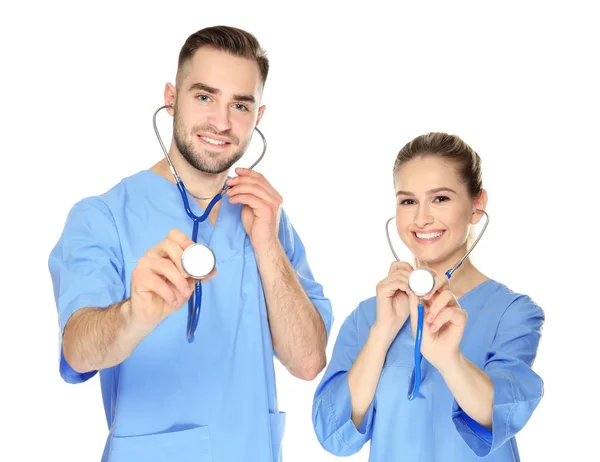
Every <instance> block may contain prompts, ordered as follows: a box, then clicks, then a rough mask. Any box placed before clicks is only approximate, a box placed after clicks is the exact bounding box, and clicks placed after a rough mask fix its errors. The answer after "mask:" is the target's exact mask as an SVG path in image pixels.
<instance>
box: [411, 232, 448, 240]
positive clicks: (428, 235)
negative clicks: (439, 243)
mask: <svg viewBox="0 0 600 462" xmlns="http://www.w3.org/2000/svg"><path fill="white" fill-rule="evenodd" d="M415 234H416V235H417V237H418V238H419V239H435V238H438V237H440V236H441V235H442V234H444V232H443V231H442V232H440V233H426V234H423V233H415Z"/></svg>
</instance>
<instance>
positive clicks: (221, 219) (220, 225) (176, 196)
mask: <svg viewBox="0 0 600 462" xmlns="http://www.w3.org/2000/svg"><path fill="white" fill-rule="evenodd" d="M140 173H141V174H143V175H145V176H147V177H148V178H153V179H152V180H150V181H152V183H155V184H156V186H157V187H161V188H163V187H164V189H165V190H166V191H168V193H169V196H168V199H169V200H171V201H173V203H174V204H177V207H179V208H180V209H181V212H182V214H183V215H185V216H186V217H187V218H188V219H189V220H190V229H191V226H192V220H191V219H190V218H189V217H188V216H187V214H186V212H185V209H184V206H183V201H182V200H181V193H180V192H179V188H177V185H176V184H175V183H173V182H171V181H169V180H168V179H167V178H165V177H164V176H162V175H159V174H158V173H156V172H153V171H152V170H150V169H145V170H142V171H141V172H140ZM228 178H229V177H228ZM145 184H146V187H147V188H148V189H149V191H148V192H149V194H150V195H151V196H152V195H155V194H156V188H154V187H153V186H154V185H152V186H150V185H149V183H145ZM159 185H160V186H159ZM163 197H164V196H163ZM188 198H189V204H190V208H191V209H192V212H194V214H196V215H197V216H201V215H202V214H203V213H204V209H203V208H202V207H201V206H200V204H198V203H197V202H196V201H195V200H194V199H193V198H191V197H189V196H188ZM219 202H221V207H220V209H219V213H218V214H217V218H216V220H215V224H214V225H213V224H212V223H211V221H210V219H209V218H207V219H206V220H205V221H204V222H202V223H200V228H203V227H207V228H208V231H209V235H208V236H206V237H205V240H206V243H207V244H210V241H211V240H212V236H213V234H214V231H215V230H216V229H228V227H229V226H230V225H234V226H235V224H236V223H235V219H234V217H235V216H236V214H235V213H234V212H235V210H238V214H237V216H239V214H240V212H239V211H240V210H241V204H233V205H232V204H230V203H229V196H228V195H226V194H223V197H222V198H221V200H220V201H219ZM236 206H237V207H236ZM232 220H233V222H232V223H230V222H231V221H232Z"/></svg>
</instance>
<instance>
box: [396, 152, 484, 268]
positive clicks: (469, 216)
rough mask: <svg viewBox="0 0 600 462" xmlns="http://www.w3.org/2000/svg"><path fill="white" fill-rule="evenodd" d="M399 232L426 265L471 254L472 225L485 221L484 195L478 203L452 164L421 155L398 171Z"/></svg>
mask: <svg viewBox="0 0 600 462" xmlns="http://www.w3.org/2000/svg"><path fill="white" fill-rule="evenodd" d="M395 184H396V228H397V231H398V235H399V236H400V238H401V239H402V242H404V244H405V245H406V246H407V247H408V248H409V249H410V251H411V252H412V254H413V255H414V256H415V257H416V259H417V260H418V261H420V262H422V263H424V264H425V265H427V266H433V265H436V264H441V263H444V262H449V261H452V263H451V264H449V266H448V268H451V267H452V266H453V265H454V264H455V263H456V262H457V261H458V260H459V259H460V258H462V256H463V255H464V253H465V252H466V243H467V237H468V235H469V229H470V226H469V225H471V224H475V223H477V222H478V221H479V219H480V218H481V215H480V214H475V213H474V208H482V207H485V204H484V203H482V202H485V200H486V199H485V191H483V192H482V194H481V195H480V196H479V197H478V199H477V201H474V200H473V199H472V198H471V197H470V195H469V192H468V190H467V186H466V185H465V184H464V183H463V181H462V180H461V178H460V176H459V174H458V171H457V169H456V166H455V165H454V163H453V162H452V161H449V160H445V159H443V158H442V157H440V156H436V155H427V156H421V157H416V158H413V159H411V160H409V161H408V162H406V163H405V164H403V165H402V166H401V167H400V168H399V169H398V171H397V173H396V178H395Z"/></svg>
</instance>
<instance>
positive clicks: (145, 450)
mask: <svg viewBox="0 0 600 462" xmlns="http://www.w3.org/2000/svg"><path fill="white" fill-rule="evenodd" d="M268 68H269V64H268V60H267V58H266V56H265V53H264V51H263V50H262V49H261V47H260V45H259V44H258V42H257V41H256V39H255V38H254V36H252V35H251V34H249V33H247V32H245V31H242V30H239V29H234V28H230V27H224V26H220V27H211V28H207V29H203V30H201V31H198V32H196V33H195V34H193V35H191V36H190V37H189V38H188V40H187V41H186V43H185V44H184V46H183V47H182V49H181V52H180V55H179V64H178V70H177V78H176V82H175V86H173V85H172V84H167V85H166V86H165V92H164V98H165V104H166V105H170V104H173V109H169V113H170V114H171V115H173V116H174V133H173V142H172V144H171V146H170V149H169V154H170V158H171V159H172V161H173V164H174V165H175V168H176V169H177V172H178V173H179V175H180V176H181V178H182V180H183V182H184V184H185V185H186V187H187V189H188V193H189V197H190V205H191V208H192V210H193V211H194V213H195V214H196V215H198V216H199V215H202V212H203V210H204V209H205V208H206V207H207V205H208V203H209V202H210V200H211V199H212V197H214V195H215V194H216V193H217V192H219V191H220V190H221V188H222V187H223V184H224V183H225V182H227V184H228V186H229V189H228V190H227V193H226V195H224V197H223V199H222V200H221V201H219V202H218V203H217V205H216V206H215V207H214V209H213V210H212V212H211V214H210V215H209V219H207V220H206V221H204V222H203V223H201V224H200V226H199V236H198V242H202V243H205V244H207V245H208V246H209V247H210V248H211V249H212V250H213V252H214V253H215V256H216V269H215V271H213V273H212V274H211V275H210V277H208V278H206V279H205V280H204V282H203V284H202V287H203V293H202V309H201V312H200V319H199V323H198V328H197V332H196V334H195V340H194V341H193V342H192V343H189V342H188V339H187V316H188V313H187V311H188V310H187V300H188V299H189V297H190V295H191V294H192V292H193V288H194V285H195V280H194V279H192V278H190V277H188V276H187V274H186V273H185V271H184V270H183V268H182V266H181V256H182V254H183V251H184V250H185V249H186V248H187V247H188V246H189V245H191V244H192V241H191V239H190V237H191V234H192V221H191V219H190V218H189V217H188V215H187V214H186V212H185V210H184V207H183V203H182V200H181V196H180V194H179V191H178V189H177V186H176V185H175V181H174V179H173V176H172V174H171V171H170V169H169V165H168V163H167V161H166V159H163V160H161V161H160V162H158V163H157V164H155V165H154V166H152V167H151V168H149V169H144V170H140V171H139V172H137V173H135V174H133V175H132V176H129V177H127V178H124V179H123V180H122V181H121V182H119V183H118V184H116V185H115V186H114V187H112V188H111V189H110V190H109V191H107V192H105V193H104V194H101V195H98V196H94V197H87V198H84V199H82V200H80V201H79V202H77V203H76V204H75V205H74V206H73V208H72V209H71V211H70V213H69V215H68V218H67V222H66V224H65V227H64V230H63V233H62V235H61V236H60V238H59V240H58V242H57V244H56V246H55V247H54V249H53V250H52V252H51V255H50V258H49V268H50V272H51V275H52V280H53V284H54V292H55V299H56V304H57V307H58V316H59V321H60V328H61V357H60V374H61V376H62V377H63V379H64V380H65V381H66V382H68V383H81V382H84V381H86V380H89V379H90V378H91V377H93V376H94V375H95V374H96V373H97V372H99V373H100V380H101V387H102V397H103V400H104V407H105V411H106V418H107V422H108V427H109V430H110V431H109V434H108V438H107V441H106V447H105V451H104V454H103V457H102V460H103V461H111V462H121V461H132V460H140V461H142V460H143V461H144V462H153V461H191V460H194V461H198V462H202V461H219V462H221V461H222V462H228V461H241V460H252V461H277V460H280V458H281V441H282V437H283V433H284V428H285V414H284V413H283V412H280V411H279V409H278V405H277V394H276V385H275V372H274V364H273V356H274V355H277V357H278V359H279V360H280V361H281V363H282V364H283V365H284V366H285V367H286V368H287V369H288V370H289V371H290V373H291V374H293V375H294V376H296V377H298V378H300V379H304V380H312V379H314V378H315V377H316V376H317V375H318V373H319V372H320V371H321V370H322V369H323V368H324V366H325V362H326V357H325V347H326V343H327V338H328V335H329V331H330V329H331V324H332V321H333V318H332V310H331V304H330V302H329V300H328V299H327V298H326V297H325V296H324V293H323V288H322V286H321V285H320V284H319V283H318V282H317V281H315V279H314V277H313V275H312V272H311V268H310V266H309V264H308V261H307V257H306V253H305V249H304V246H303V244H302V241H301V240H300V238H299V236H298V234H297V233H296V231H295V229H294V227H293V226H292V224H291V222H290V220H289V219H288V217H287V215H286V214H285V212H284V211H283V210H282V208H281V203H282V198H281V196H280V195H279V194H278V192H277V191H276V190H275V189H274V188H273V187H272V186H271V185H270V183H269V182H268V181H267V180H266V179H265V178H264V177H263V176H262V175H261V174H259V173H257V172H254V171H251V170H247V169H236V170H235V175H229V173H230V169H231V167H232V165H233V164H234V163H235V162H236V161H237V160H238V159H239V158H240V157H241V156H242V155H243V154H244V152H245V150H246V148H247V146H248V144H249V142H250V139H251V137H252V133H253V131H254V127H255V126H256V125H257V124H258V123H259V121H260V119H261V117H262V115H263V113H264V110H265V107H264V106H261V105H260V101H261V95H262V91H263V86H264V84H265V80H266V77H267V74H268ZM202 198H204V199H202Z"/></svg>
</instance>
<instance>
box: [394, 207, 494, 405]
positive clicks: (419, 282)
mask: <svg viewBox="0 0 600 462" xmlns="http://www.w3.org/2000/svg"><path fill="white" fill-rule="evenodd" d="M475 212H479V213H483V214H484V215H485V218H486V220H485V224H484V225H483V229H482V230H481V232H480V233H479V236H477V239H475V242H473V244H472V245H471V247H470V248H469V250H468V251H467V253H466V254H465V256H464V257H462V258H461V259H460V261H459V262H458V263H457V264H456V265H454V266H453V267H452V268H450V269H449V270H448V271H446V277H447V278H448V279H450V278H451V277H452V274H454V272H455V271H456V270H457V269H458V268H460V266H461V265H462V264H463V262H464V261H465V259H466V258H467V257H468V256H469V254H470V253H471V252H472V251H473V249H474V248H475V246H476V245H477V243H478V242H479V240H480V239H481V236H483V233H484V232H485V229H486V228H487V225H488V223H489V221H490V217H489V215H488V214H487V212H486V211H485V210H480V209H475ZM394 218H396V217H395V216H394V217H391V218H390V219H389V220H388V221H387V222H386V223H385V234H386V236H387V241H388V244H389V246H390V249H391V251H392V253H393V254H394V257H395V258H396V261H400V259H399V258H398V255H396V252H395V251H394V246H393V245H392V241H391V240H390V232H389V229H388V228H389V224H390V221H392V220H393V219H394ZM434 287H435V277H434V276H433V273H432V272H431V271H429V270H427V269H425V268H417V269H416V270H414V271H413V272H412V273H410V276H409V277H408V288H409V289H410V290H411V292H412V293H413V294H415V295H416V296H417V297H419V305H418V306H417V313H418V318H417V332H416V334H415V353H414V359H415V369H414V378H413V380H412V384H411V387H410V388H411V390H410V391H409V394H408V399H409V401H412V400H413V399H414V398H415V397H416V396H417V394H418V393H419V387H420V386H421V361H422V360H423V355H422V354H421V340H422V338H423V321H424V318H425V307H424V305H423V297H425V296H426V295H427V294H429V293H430V292H431V291H432V290H433V288H434Z"/></svg>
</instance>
